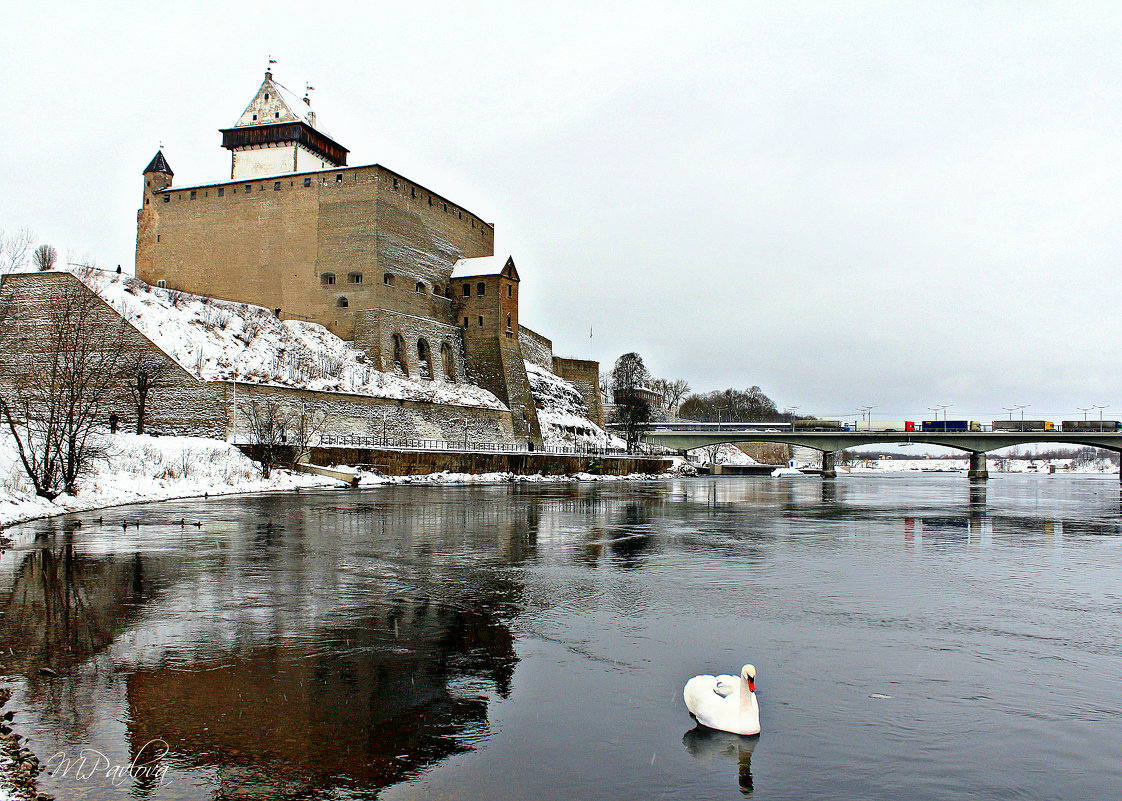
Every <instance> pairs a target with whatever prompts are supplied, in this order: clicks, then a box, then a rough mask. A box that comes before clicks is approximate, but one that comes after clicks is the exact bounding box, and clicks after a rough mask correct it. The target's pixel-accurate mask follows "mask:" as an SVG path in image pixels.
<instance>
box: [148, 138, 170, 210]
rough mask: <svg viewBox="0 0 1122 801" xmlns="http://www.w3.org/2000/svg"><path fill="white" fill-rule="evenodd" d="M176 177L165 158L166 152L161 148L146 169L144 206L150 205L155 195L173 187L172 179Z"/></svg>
mask: <svg viewBox="0 0 1122 801" xmlns="http://www.w3.org/2000/svg"><path fill="white" fill-rule="evenodd" d="M174 176H175V173H173V172H172V171H171V167H170V166H169V165H168V160H167V159H165V158H164V150H163V148H160V149H159V150H157V151H156V155H155V156H153V157H152V160H151V161H150V162H148V166H147V167H145V168H144V204H145V205H148V200H149V198H150V197H151V196H152V194H153V193H155V192H158V191H160V190H161V189H167V188H168V187H169V186H171V179H172V178H173V177H174Z"/></svg>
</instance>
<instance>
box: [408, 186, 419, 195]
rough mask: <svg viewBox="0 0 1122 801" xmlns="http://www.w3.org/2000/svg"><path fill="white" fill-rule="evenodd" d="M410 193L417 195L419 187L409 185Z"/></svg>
mask: <svg viewBox="0 0 1122 801" xmlns="http://www.w3.org/2000/svg"><path fill="white" fill-rule="evenodd" d="M409 194H410V195H412V196H413V197H417V187H415V186H411V187H409Z"/></svg>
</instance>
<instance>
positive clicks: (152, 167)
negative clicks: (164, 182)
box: [144, 150, 175, 175]
mask: <svg viewBox="0 0 1122 801" xmlns="http://www.w3.org/2000/svg"><path fill="white" fill-rule="evenodd" d="M150 172H162V173H166V174H168V175H175V173H174V172H172V171H171V167H169V166H168V160H167V159H165V158H164V151H162V150H158V151H156V155H155V156H153V157H152V160H151V161H150V162H148V166H147V167H145V168H144V174H145V175H147V174H148V173H150Z"/></svg>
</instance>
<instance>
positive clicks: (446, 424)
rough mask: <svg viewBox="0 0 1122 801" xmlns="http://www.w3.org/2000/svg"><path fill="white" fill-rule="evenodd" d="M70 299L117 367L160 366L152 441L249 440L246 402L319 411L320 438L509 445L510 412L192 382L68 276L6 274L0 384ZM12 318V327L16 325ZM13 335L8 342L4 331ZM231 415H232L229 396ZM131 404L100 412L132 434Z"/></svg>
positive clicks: (150, 419) (121, 398) (38, 346)
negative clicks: (111, 350)
mask: <svg viewBox="0 0 1122 801" xmlns="http://www.w3.org/2000/svg"><path fill="white" fill-rule="evenodd" d="M69 292H74V293H78V294H80V295H83V296H86V297H88V298H89V299H90V302H91V304H92V308H93V312H94V315H95V318H96V323H95V324H96V327H97V330H98V331H100V332H102V333H103V336H102V340H103V341H105V342H106V343H113V342H116V341H118V339H119V340H120V341H121V343H122V350H121V353H120V356H119V360H120V362H121V363H122V364H125V363H127V361H128V360H129V359H130V358H132V357H136V356H146V357H151V358H154V359H158V360H160V361H161V362H164V363H167V364H168V365H169V367H170V375H169V377H168V378H167V380H166V382H165V383H164V385H163V386H160V387H158V388H156V389H153V390H152V392H151V394H150V395H149V398H148V409H147V412H146V417H147V428H148V430H149V431H151V432H154V433H159V434H174V435H182V436H200V437H212V438H219V439H221V438H223V437H227V436H229V435H230V433H231V431H232V429H233V427H234V426H235V425H236V429H237V441H239V442H248V441H251V440H252V432H251V430H250V426H249V421H248V416H247V413H246V410H247V408H248V406H249V404H251V403H253V402H258V403H263V402H270V401H271V402H275V403H277V404H278V405H279V406H281V407H283V408H285V409H289V410H295V409H300V408H303V409H304V410H306V411H307V412H309V413H319V412H322V413H323V414H324V417H325V427H324V430H323V433H326V434H343V435H345V434H354V435H361V436H374V437H382V436H383V435H384V436H386V437H388V438H389V439H391V440H393V439H406V438H408V439H437V440H447V441H450V442H456V441H460V440H463V439H464V438H465V436H466V437H467V439H468V440H469V441H471V442H509V441H510V440H511V439H512V438H513V427H512V425H511V416H510V412H509V411H506V410H500V409H483V408H477V407H467V406H457V405H453V404H441V403H423V402H417V401H405V400H396V399H390V398H372V397H369V396H365V395H356V394H350V393H340V392H319V391H312V390H303V389H293V388H289V387H274V386H263V385H257V384H247V383H244V382H239V383H238V384H237V386H236V387H235V386H234V384H233V382H230V381H200V380H199V379H197V378H195V377H194V376H193V375H191V374H190V373H189V372H187V371H186V370H185V369H184V368H182V367H181V366H179V364H178V363H176V362H175V361H174V360H173V359H172V358H171V357H170V356H168V355H167V354H166V353H165V352H164V351H163V350H161V349H160V348H159V347H158V346H157V345H155V344H154V343H153V342H152V341H151V340H150V339H148V338H147V337H146V336H144V334H142V333H141V332H140V331H139V330H137V329H136V327H135V326H133V325H132V324H131V323H129V322H128V321H127V320H126V319H124V318H123V317H122V316H121V315H120V314H119V313H118V312H117V311H116V310H115V309H113V308H112V307H111V306H109V304H107V303H105V301H103V300H102V299H101V298H100V297H98V296H97V294H96V293H94V292H93V291H92V290H90V289H89V288H88V287H86V285H85V284H83V283H82V282H81V281H80V280H78V279H77V278H75V277H74V276H73V275H70V274H69V273H62V272H46V273H25V274H17V275H10V276H7V277H5V278H4V281H3V284H2V286H0V293H3V294H2V295H0V297H3V298H5V299H9V298H11V299H15V301H16V306H15V307H14V312H15V315H16V317H12V318H10V319H6V320H5V321H4V323H5V326H4V331H2V332H0V334H3V335H2V336H0V342H2V343H3V345H2V346H0V382H3V381H6V380H12V378H13V377H14V376H16V375H17V373H18V372H19V371H20V369H21V367H20V364H21V362H20V360H19V359H17V358H15V357H16V356H17V355H19V354H23V356H22V357H21V358H28V357H30V358H34V357H35V354H37V353H42V352H45V350H46V348H47V343H46V342H45V341H44V340H43V338H44V337H47V336H49V321H50V310H51V308H52V307H56V306H57V305H58V298H59V297H60V295H61V294H63V293H69ZM17 318H18V327H17V324H16V319H17ZM13 331H14V332H16V335H15V336H13V335H11V332H13ZM235 394H236V396H237V409H238V412H237V414H236V415H235V413H234V396H235ZM135 408H136V407H135V404H134V402H133V401H132V399H131V398H130V397H129V395H128V392H127V390H126V389H125V388H124V387H120V388H119V389H118V391H117V392H116V394H115V395H113V396H112V397H111V398H110V399H109V402H108V403H107V404H106V405H105V416H106V420H105V421H104V424H106V425H107V424H108V414H109V413H110V412H114V413H116V414H117V416H118V419H119V424H120V426H121V429H122V430H124V431H130V430H135V428H136V414H135Z"/></svg>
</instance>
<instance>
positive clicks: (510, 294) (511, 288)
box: [506, 284, 514, 298]
mask: <svg viewBox="0 0 1122 801" xmlns="http://www.w3.org/2000/svg"><path fill="white" fill-rule="evenodd" d="M506 296H507V297H508V298H513V297H514V284H507V285H506Z"/></svg>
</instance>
